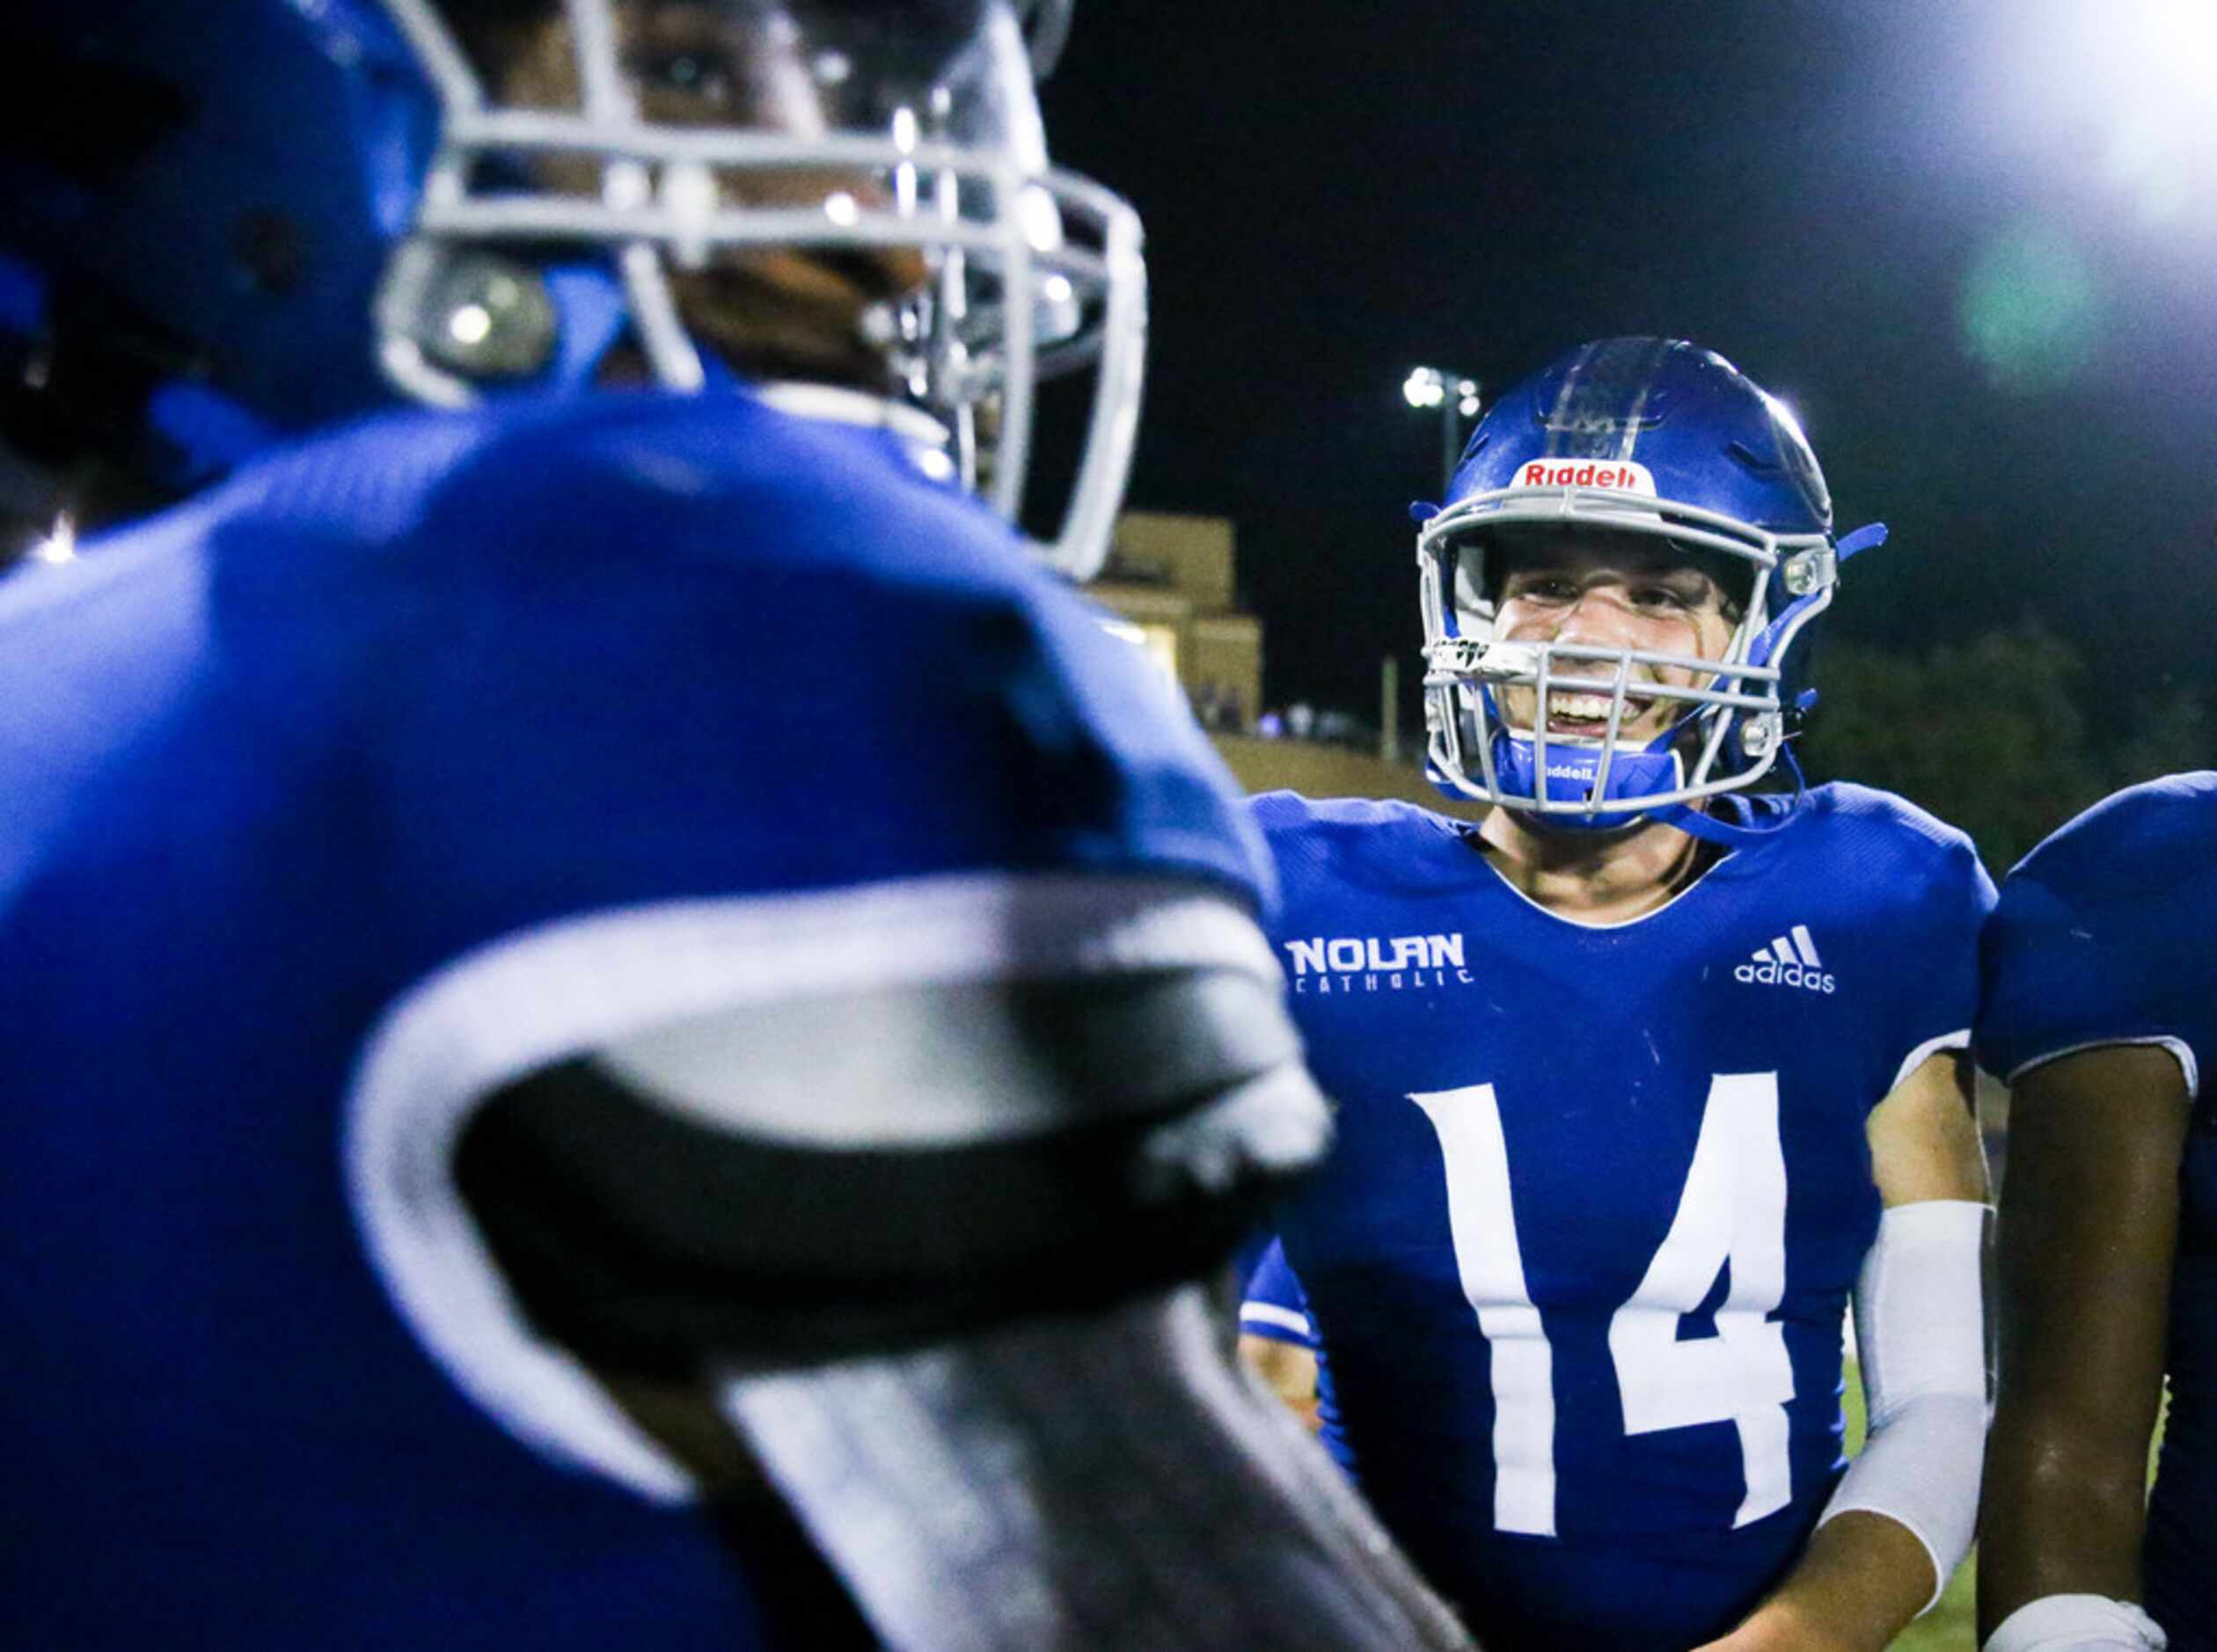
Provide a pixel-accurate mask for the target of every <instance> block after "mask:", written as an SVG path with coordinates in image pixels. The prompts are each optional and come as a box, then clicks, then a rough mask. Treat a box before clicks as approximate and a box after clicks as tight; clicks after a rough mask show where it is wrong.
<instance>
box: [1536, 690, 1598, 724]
mask: <svg viewBox="0 0 2217 1652" xmlns="http://www.w3.org/2000/svg"><path fill="white" fill-rule="evenodd" d="M1548 705H1549V708H1550V709H1551V710H1553V712H1554V713H1555V715H1556V716H1557V717H1583V718H1589V719H1591V720H1594V721H1597V722H1598V721H1599V720H1602V719H1604V718H1606V717H1607V716H1608V714H1609V697H1608V696H1607V695H1606V694H1556V695H1553V696H1551V697H1550V698H1549V700H1548Z"/></svg>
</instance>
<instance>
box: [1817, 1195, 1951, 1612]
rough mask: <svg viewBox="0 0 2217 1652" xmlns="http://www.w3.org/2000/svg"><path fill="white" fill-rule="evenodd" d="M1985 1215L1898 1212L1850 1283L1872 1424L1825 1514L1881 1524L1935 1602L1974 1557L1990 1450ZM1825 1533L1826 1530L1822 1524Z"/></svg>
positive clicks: (1881, 1225)
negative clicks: (1911, 1553) (1930, 1578)
mask: <svg viewBox="0 0 2217 1652" xmlns="http://www.w3.org/2000/svg"><path fill="white" fill-rule="evenodd" d="M1986 1213H1987V1207H1986V1206H1985V1205H1983V1204H1973V1203H1972V1202H1968V1201H1966V1200H1960V1199H1932V1200H1927V1201H1924V1202H1920V1203H1917V1204H1899V1205H1896V1206H1894V1207H1893V1208H1892V1209H1891V1210H1887V1211H1886V1212H1885V1213H1884V1215H1882V1216H1881V1217H1879V1219H1878V1237H1877V1239H1874V1240H1873V1241H1872V1242H1871V1246H1870V1249H1869V1252H1868V1253H1867V1254H1865V1255H1864V1257H1863V1264H1862V1274H1861V1276H1859V1277H1858V1278H1857V1279H1856V1281H1855V1341H1856V1351H1857V1355H1858V1356H1859V1358H1860V1360H1861V1362H1862V1384H1863V1396H1864V1398H1865V1400H1867V1401H1868V1402H1869V1404H1868V1411H1869V1422H1870V1427H1869V1433H1868V1435H1867V1436H1866V1438H1865V1442H1864V1444H1863V1449H1862V1454H1861V1455H1860V1456H1858V1457H1857V1458H1855V1461H1854V1462H1853V1463H1851V1464H1849V1465H1848V1466H1847V1473H1846V1475H1844V1476H1843V1477H1842V1478H1841V1480H1840V1488H1839V1489H1838V1490H1837V1491H1835V1492H1834V1493H1833V1499H1832V1502H1830V1503H1828V1504H1826V1508H1825V1513H1824V1519H1825V1520H1830V1519H1831V1518H1833V1516H1835V1515H1843V1514H1847V1513H1848V1512H1849V1511H1850V1510H1862V1511H1863V1512H1866V1513H1869V1514H1878V1515H1884V1516H1885V1517H1887V1518H1888V1519H1891V1520H1893V1521H1896V1522H1898V1523H1899V1524H1901V1525H1904V1526H1906V1527H1907V1528H1908V1529H1909V1531H1910V1533H1911V1534H1912V1535H1913V1536H1914V1537H1915V1538H1916V1539H1917V1540H1918V1541H1919V1542H1920V1543H1921V1544H1923V1545H1924V1546H1925V1551H1926V1553H1928V1554H1929V1555H1930V1556H1931V1557H1932V1569H1933V1575H1934V1577H1935V1583H1934V1584H1933V1590H1932V1600H1928V1601H1927V1602H1926V1603H1925V1610H1926V1611H1930V1610H1931V1608H1932V1603H1933V1601H1936V1600H1938V1599H1939V1598H1940V1591H1941V1590H1943V1589H1944V1588H1946V1587H1947V1583H1948V1579H1949V1577H1950V1575H1952V1574H1953V1572H1954V1571H1955V1568H1957V1566H1958V1565H1959V1564H1961V1562H1962V1561H1963V1557H1964V1556H1965V1554H1967V1553H1970V1552H1971V1539H1972V1535H1973V1533H1974V1532H1975V1531H1976V1530H1977V1526H1978V1518H1979V1469H1980V1466H1981V1459H1982V1458H1984V1456H1985V1453H1986V1425H1987V1382H1986V1319H1985V1313H1984V1305H1983V1304H1984V1297H1983V1293H1982V1290H1981V1287H1980V1283H1979V1254H1980V1249H1981V1245H1982V1241H1983V1239H1984V1235H1985V1232H1986ZM1818 1524H1823V1522H1822V1521H1819V1522H1818Z"/></svg>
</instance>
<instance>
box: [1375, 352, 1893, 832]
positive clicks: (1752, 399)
mask: <svg viewBox="0 0 2217 1652" xmlns="http://www.w3.org/2000/svg"><path fill="white" fill-rule="evenodd" d="M1448 501H1449V502H1448V503H1447V504H1446V505H1445V508H1442V509H1440V510H1439V511H1438V512H1437V513H1436V514H1434V515H1430V518H1429V519H1428V520H1426V521H1425V522H1424V523H1423V527H1422V529H1421V530H1420V532H1419V533H1418V536H1417V541H1416V560H1417V566H1418V568H1419V570H1420V574H1421V581H1422V595H1421V601H1422V604H1423V621H1424V666H1425V671H1424V722H1425V735H1426V746H1427V754H1426V755H1427V767H1428V771H1429V772H1430V777H1431V778H1432V780H1433V781H1434V783H1435V784H1437V785H1438V786H1439V787H1440V789H1441V790H1442V791H1443V792H1445V793H1447V794H1448V795H1450V796H1455V797H1468V798H1476V799H1480V800H1485V801H1489V802H1493V803H1497V804H1500V805H1502V806H1504V807H1505V808H1512V809H1518V810H1523V811H1527V812H1529V813H1531V814H1533V815H1540V816H1542V817H1544V818H1545V819H1546V821H1547V822H1548V824H1549V825H1550V826H1555V827H1564V828H1569V829H1574V830H1575V829H1596V830H1614V829H1616V828H1619V827H1622V826H1625V825H1628V824H1630V823H1632V822H1635V821H1636V820H1638V819H1640V818H1641V817H1642V815H1643V813H1645V812H1646V811H1649V810H1655V811H1657V812H1658V814H1659V815H1661V817H1663V818H1672V819H1676V820H1679V821H1680V822H1683V821H1685V820H1687V819H1688V818H1690V811H1689V810H1688V808H1687V806H1688V805H1691V804H1694V803H1695V802H1696V801H1697V800H1701V799H1704V798H1708V797H1714V796H1716V795H1717V794H1718V793H1724V792H1730V791H1734V790H1737V789H1738V788H1741V787H1745V786H1752V785H1753V784H1754V783H1755V782H1756V781H1758V780H1760V779H1761V778H1763V777H1764V776H1765V775H1766V774H1767V773H1768V772H1769V771H1770V770H1771V768H1772V767H1773V765H1774V764H1776V763H1777V762H1778V760H1779V757H1780V755H1781V753H1782V750H1783V749H1784V744H1785V740H1786V736H1787V735H1788V733H1789V721H1788V719H1789V713H1792V712H1794V711H1795V710H1796V700H1797V699H1798V698H1800V697H1799V695H1798V692H1797V691H1798V687H1799V685H1798V683H1796V682H1795V680H1794V679H1793V677H1792V675H1791V673H1790V670H1789V666H1788V653H1789V649H1790V648H1791V647H1793V644H1794V642H1795V640H1796V638H1797V637H1799V636H1800V635H1801V634H1802V632H1803V631H1804V628H1805V627H1806V626H1807V625H1809V624H1810V622H1811V620H1813V619H1815V618H1817V616H1818V614H1820V613H1822V612H1823V611H1824V610H1825V609H1826V607H1827V606H1828V605H1829V604H1830V603H1831V602H1832V599H1833V591H1834V589H1835V588H1836V587H1837V583H1838V578H1839V565H1840V561H1841V560H1842V559H1843V558H1844V557H1845V556H1846V555H1848V554H1852V552H1854V551H1855V550H1857V549H1861V548H1862V546H1864V545H1869V544H1872V543H1876V542H1877V540H1878V539H1880V538H1883V537H1884V529H1882V528H1880V529H1870V530H1863V531H1862V532H1861V533H1858V534H1856V535H1852V536H1850V537H1848V538H1847V539H1846V540H1843V541H1840V542H1838V543H1837V544H1836V543H1835V542H1834V540H1833V534H1832V526H1833V510H1832V498H1831V494H1830V493H1828V491H1827V490H1826V486H1825V478H1824V473H1823V471H1820V470H1819V469H1818V464H1817V457H1816V455H1815V454H1814V453H1812V452H1811V450H1810V446H1809V442H1808V441H1807V439H1806V438H1804V436H1803V435H1802V433H1801V429H1800V428H1799V426H1798V425H1797V424H1796V422H1795V420H1794V416H1793V414H1792V413H1791V412H1790V411H1789V409H1788V408H1787V407H1786V406H1785V405H1784V404H1783V403H1782V402H1780V401H1779V400H1778V399H1777V398H1774V397H1773V396H1771V395H1770V394H1769V393H1768V392H1767V391H1764V390H1763V389H1762V388H1761V387H1760V386H1759V385H1757V384H1755V383H1753V381H1752V380H1750V379H1749V378H1747V377H1746V376H1745V375H1744V374H1742V373H1741V372H1740V371H1739V370H1738V369H1737V368H1735V367H1733V366H1732V364H1731V363H1730V362H1727V361H1726V360H1724V358H1723V356H1721V355H1717V354H1716V352H1715V351H1712V350H1705V349H1701V348H1700V347H1697V346H1695V345H1692V344H1688V343H1686V342H1684V341H1683V340H1671V339H1604V340H1597V341H1595V342H1593V343H1591V344H1586V345H1583V346H1581V347H1579V348H1577V349H1576V350H1573V351H1571V352H1570V353H1569V355H1565V356H1563V357H1562V359H1561V360H1559V361H1557V362H1554V363H1553V364H1552V365H1550V366H1548V368H1546V369H1543V370H1542V371H1540V373H1538V374H1536V375H1534V376H1532V377H1531V378H1528V379H1526V380H1525V381H1524V382H1523V383H1521V384H1518V385H1517V386H1516V387H1515V388H1514V389H1513V390H1511V391H1508V392H1507V394H1505V395H1504V396H1503V397H1502V398H1500V399H1499V400H1498V401H1496V403H1495V404H1494V405H1493V406H1492V407H1491V409H1489V411H1488V412H1487V413H1486V414H1485V416H1484V417H1483V418H1482V420H1480V421H1479V423H1478V427H1477V428H1476V430H1475V431H1474V432H1473V434H1472V436H1471V440H1470V444H1469V446H1468V447H1467V448H1466V449H1465V450H1464V452H1463V456H1462V460H1461V463H1460V466H1459V467H1458V468H1457V470H1456V471H1455V474H1454V477H1453V479H1452V483H1451V484H1450V486H1449V490H1448ZM1538 525H1551V526H1554V527H1556V528H1560V529H1566V530H1581V531H1591V530H1602V531H1606V532H1609V533H1627V534H1639V535H1644V536H1648V537H1651V538H1654V539H1659V540H1662V541H1664V542H1665V543H1667V544H1668V545H1672V546H1673V547H1675V548H1677V549H1678V550H1680V551H1683V552H1685V553H1686V557H1687V560H1689V561H1694V562H1699V563H1701V564H1702V565H1703V566H1704V567H1715V568H1717V569H1718V570H1719V571H1720V572H1721V573H1722V574H1723V576H1724V581H1723V582H1724V583H1726V584H1727V586H1728V587H1733V588H1744V589H1745V602H1744V603H1742V604H1741V606H1742V608H1743V611H1742V612H1741V614H1740V616H1739V618H1738V623H1737V625H1736V627H1735V629H1734V632H1733V633H1732V636H1731V640H1730V643H1729V644H1728V646H1727V647H1726V648H1725V651H1724V653H1723V657H1722V658H1721V659H1718V660H1716V661H1699V660H1691V659H1686V658H1681V657H1679V656H1676V655H1665V654H1650V653H1647V652H1644V651H1642V650H1638V649H1625V648H1609V647H1593V646H1589V645H1586V644H1582V643H1575V642H1540V643H1525V642H1512V641H1509V640H1496V637H1495V636H1494V625H1493V621H1494V611H1495V604H1496V599H1497V596H1498V594H1499V588H1500V580H1499V570H1498V567H1497V566H1496V564H1497V562H1498V560H1499V559H1498V557H1497V556H1496V554H1495V552H1496V550H1497V549H1498V541H1497V537H1496V536H1497V535H1498V534H1499V533H1500V530H1504V529H1511V530H1514V529H1518V528H1529V527H1533V526H1538ZM1658 669H1670V670H1673V671H1676V672H1679V673H1680V674H1686V673H1691V675H1692V679H1693V680H1692V682H1691V683H1690V684H1688V685H1683V686H1682V685H1678V684H1673V683H1663V682H1658V681H1656V680H1655V676H1656V674H1657V670H1658ZM1635 674H1636V675H1635ZM1511 686H1514V687H1519V688H1525V689H1529V690H1531V691H1533V703H1534V705H1535V706H1536V710H1535V712H1534V713H1533V723H1534V727H1531V728H1519V727H1512V726H1511V724H1510V723H1509V722H1508V720H1506V719H1505V718H1504V716H1503V714H1502V712H1501V709H1500V708H1501V705H1502V703H1503V702H1502V701H1501V700H1500V698H1497V696H1498V691H1501V690H1503V689H1505V688H1508V687H1511ZM1628 689H1630V690H1633V691H1635V692H1636V693H1637V695H1638V696H1640V697H1641V698H1646V699H1650V700H1662V701H1665V702H1667V703H1674V704H1675V705H1678V706H1679V707H1681V708H1682V710H1681V711H1680V713H1679V715H1678V716H1677V717H1676V718H1675V719H1674V720H1673V722H1672V727H1671V728H1670V729H1669V730H1667V731H1666V732H1665V734H1663V735H1660V736H1658V737H1657V738H1656V739H1654V740H1652V741H1650V742H1645V743H1644V744H1642V745H1638V746H1635V745H1633V744H1632V743H1631V742H1629V741H1620V739H1619V737H1618V730H1619V728H1620V727H1621V725H1622V724H1623V723H1624V722H1625V721H1626V720H1627V716H1626V713H1627V704H1626V702H1627V697H1628ZM1557 694H1561V695H1578V696H1582V697H1584V696H1596V695H1599V696H1606V697H1607V705H1608V709H1607V713H1606V727H1605V730H1604V732H1603V733H1602V734H1601V735H1599V736H1595V737H1572V736H1569V735H1563V734H1561V733H1557V734H1555V735H1549V733H1548V727H1549V725H1550V722H1551V721H1552V720H1553V713H1554V710H1555V707H1554V705H1552V703H1551V697H1552V696H1554V695H1557ZM1585 704H1588V705H1590V704H1591V702H1590V701H1588V702H1585Z"/></svg>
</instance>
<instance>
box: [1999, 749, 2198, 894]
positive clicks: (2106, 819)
mask: <svg viewBox="0 0 2217 1652" xmlns="http://www.w3.org/2000/svg"><path fill="white" fill-rule="evenodd" d="M2213 864H2217V771H2209V770H2206V769H2205V770H2199V771H2194V772H2191V773H2187V774H2171V775H2165V776H2164V777H2162V778H2161V779H2155V780H2148V781H2146V782H2143V783H2142V784H2140V785H2139V786H2128V787H2126V789H2125V790H2124V791H2122V792H2118V793H2115V794H2114V795H2112V796H2111V797H2107V798H2104V800H2102V801H2101V802H2099V803H2096V804H2095V805H2094V806H2093V807H2092V808H2089V809H2087V810H2086V811H2085V812H2084V813H2082V814H2081V815H2077V816H2076V817H2075V818H2074V819H2073V820H2071V821H2069V822H2067V823H2065V824H2064V825H2062V826H2060V827H2059V828H2058V829H2057V830H2055V831H2054V832H2053V833H2052V834H2051V835H2050V836H2049V837H2047V838H2046V839H2045V841H2043V842H2042V843H2041V844H2039V846H2038V848H2036V849H2034V850H2033V851H2032V852H2031V853H2030V854H2028V855H2027V856H2025V858H2024V859H2023V860H2021V861H2019V862H2018V863H2017V865H2016V867H2015V868H2014V869H2013V871H2012V872H2011V874H2010V881H2011V883H2012V884H2013V885H2015V884H2018V883H2020V882H2030V883H2038V884H2040V885H2043V886H2045V888H2048V889H2050V890H2052V891H2055V892H2064V891H2069V892H2072V893H2074V894H2081V895H2086V896H2089V897H2092V898H2097V899H2098V898H2101V897H2102V896H2104V895H2116V896H2119V897H2127V898H2129V897H2134V896H2138V895H2145V894H2147V893H2150V892H2153V891H2156V890H2161V889H2167V888H2177V887H2178V886H2179V883H2180V881H2181V879H2182V877H2183V876H2185V875H2188V874H2192V873H2194V872H2197V871H2199V870H2201V869H2202V868H2205V867H2207V866H2212V865H2213Z"/></svg>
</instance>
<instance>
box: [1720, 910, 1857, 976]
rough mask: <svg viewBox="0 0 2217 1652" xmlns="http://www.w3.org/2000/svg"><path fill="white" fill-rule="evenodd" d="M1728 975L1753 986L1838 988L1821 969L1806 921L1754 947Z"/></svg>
mask: <svg viewBox="0 0 2217 1652" xmlns="http://www.w3.org/2000/svg"><path fill="white" fill-rule="evenodd" d="M1732 979H1733V980H1735V981H1745V982H1747V983H1750V984H1751V985H1754V986H1764V987H1798V988H1799V989H1801V990H1803V991H1804V992H1833V991H1837V990H1839V983H1838V981H1837V980H1836V979H1835V978H1834V977H1833V976H1829V975H1826V974H1825V973H1824V965H1823V963H1822V962H1821V961H1819V960H1818V956H1817V943H1816V942H1815V941H1813V940H1811V939H1810V938H1809V929H1808V926H1807V925H1802V924H1796V925H1794V927H1793V928H1792V929H1790V930H1789V931H1788V932H1786V933H1785V934H1783V935H1781V936H1780V937H1779V938H1778V939H1776V940H1774V941H1773V942H1771V944H1770V945H1769V946H1767V947H1757V948H1756V949H1755V956H1754V957H1753V958H1752V959H1751V960H1750V961H1748V962H1746V963H1744V964H1742V965H1740V967H1739V968H1738V969H1735V970H1733V971H1732Z"/></svg>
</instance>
